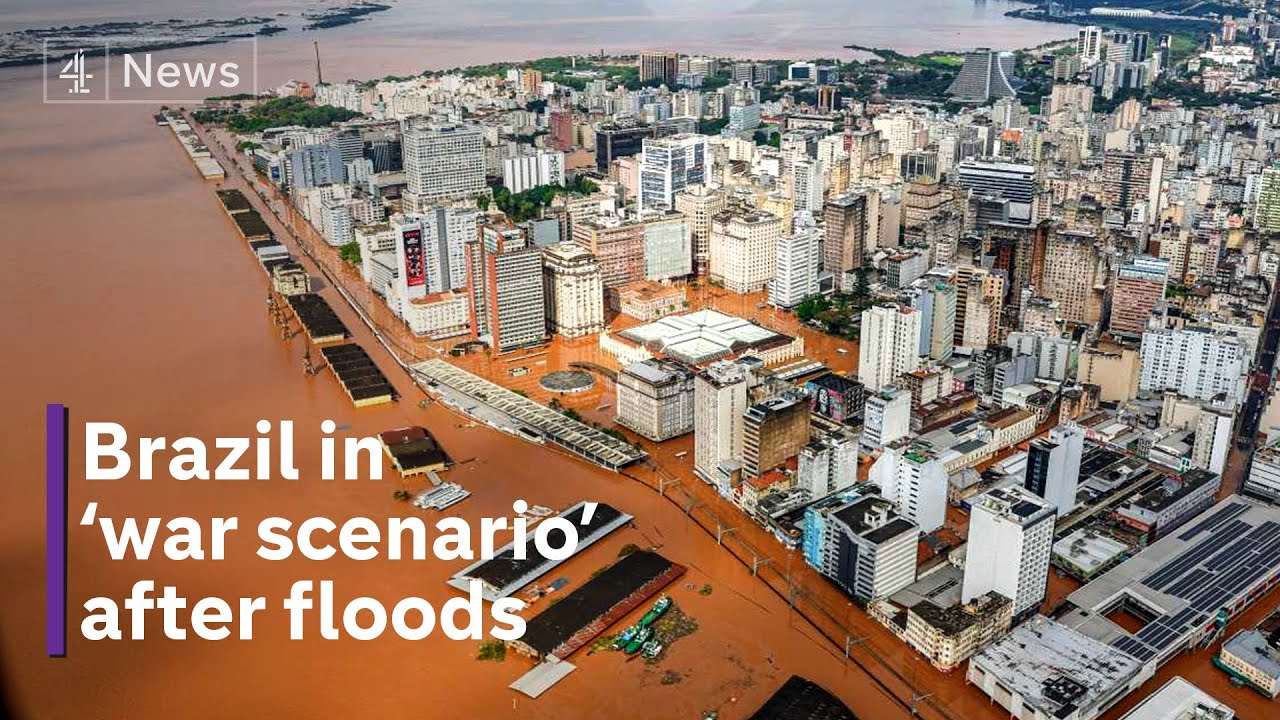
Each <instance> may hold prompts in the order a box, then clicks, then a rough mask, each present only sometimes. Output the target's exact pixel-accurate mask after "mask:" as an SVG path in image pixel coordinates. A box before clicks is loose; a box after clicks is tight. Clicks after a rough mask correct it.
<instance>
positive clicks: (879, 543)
mask: <svg viewBox="0 0 1280 720" xmlns="http://www.w3.org/2000/svg"><path fill="white" fill-rule="evenodd" d="M810 538H812V540H810ZM919 538H920V529H919V528H917V527H916V526H915V524H913V523H912V522H911V521H910V520H907V519H906V518H903V517H901V516H899V515H898V513H897V512H895V510H894V507H893V503H891V502H889V501H888V500H885V499H884V498H879V497H876V496H874V495H867V496H863V497H859V498H856V499H853V500H851V501H850V502H847V503H841V504H837V505H830V506H819V507H815V508H813V509H811V510H808V511H806V513H805V540H806V542H805V560H806V561H807V562H808V563H809V564H810V565H812V566H813V568H814V569H816V570H817V571H818V572H820V573H822V574H823V575H826V576H827V577H829V578H831V579H832V580H833V581H835V583H836V584H837V585H839V586H840V587H841V588H843V589H844V591H845V592H847V593H849V594H850V595H852V596H853V597H855V598H857V599H858V600H860V601H862V602H870V601H872V600H878V599H880V598H884V597H888V596H889V595H892V594H894V593H896V592H898V591H899V590H901V589H902V588H904V587H906V586H908V585H910V584H911V583H913V582H915V578H916V552H917V547H916V546H917V543H918V542H919ZM811 549H812V552H810V550H811Z"/></svg>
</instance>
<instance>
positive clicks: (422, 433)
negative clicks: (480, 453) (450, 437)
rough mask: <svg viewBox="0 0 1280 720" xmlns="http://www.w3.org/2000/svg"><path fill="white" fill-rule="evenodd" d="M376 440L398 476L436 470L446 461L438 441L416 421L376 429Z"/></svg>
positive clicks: (440, 468) (447, 463)
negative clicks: (378, 431)
mask: <svg viewBox="0 0 1280 720" xmlns="http://www.w3.org/2000/svg"><path fill="white" fill-rule="evenodd" d="M378 442H379V443H381V444H382V449H383V450H384V451H386V453H387V457H389V458H391V463H392V464H393V465H395V466H396V470H398V471H399V472H400V475H401V476H402V477H409V476H410V475H421V474H423V473H428V472H433V471H434V472H440V471H442V470H444V469H445V468H446V467H447V466H448V465H449V456H448V455H446V454H445V452H444V449H443V448H441V447H440V443H439V441H437V440H436V438H435V436H434V435H432V434H431V431H430V430H427V429H426V428H424V427H421V426H418V425H413V426H410V427H402V428H395V429H393V430H386V431H383V432H380V433H378Z"/></svg>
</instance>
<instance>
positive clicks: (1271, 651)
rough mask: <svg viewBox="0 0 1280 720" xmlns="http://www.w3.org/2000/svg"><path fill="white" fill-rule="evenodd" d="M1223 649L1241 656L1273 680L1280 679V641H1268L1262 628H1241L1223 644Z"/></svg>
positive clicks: (1238, 656)
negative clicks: (1276, 642)
mask: <svg viewBox="0 0 1280 720" xmlns="http://www.w3.org/2000/svg"><path fill="white" fill-rule="evenodd" d="M1222 651H1223V652H1226V653H1231V654H1232V655H1234V656H1236V657H1237V658H1240V659H1241V660H1243V661H1244V662H1245V663H1247V664H1248V665H1250V666H1251V667H1253V668H1254V669H1255V670H1258V671H1259V672H1261V673H1263V674H1265V675H1266V676H1267V677H1269V678H1271V679H1272V681H1273V682H1276V681H1280V643H1278V644H1272V643H1270V642H1268V638H1267V636H1266V635H1265V634H1263V632H1262V631H1261V630H1258V629H1256V628H1255V629H1253V630H1241V631H1240V632H1238V633H1236V634H1235V635H1233V636H1231V639H1230V640H1228V641H1226V642H1225V643H1223V644H1222Z"/></svg>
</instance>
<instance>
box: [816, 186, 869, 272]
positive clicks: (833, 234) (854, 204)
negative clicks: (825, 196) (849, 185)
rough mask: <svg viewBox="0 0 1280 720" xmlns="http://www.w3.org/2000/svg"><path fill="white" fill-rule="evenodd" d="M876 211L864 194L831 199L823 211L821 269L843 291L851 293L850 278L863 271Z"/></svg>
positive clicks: (859, 193) (853, 193)
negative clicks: (870, 218)
mask: <svg viewBox="0 0 1280 720" xmlns="http://www.w3.org/2000/svg"><path fill="white" fill-rule="evenodd" d="M877 210H878V208H869V207H868V199H867V194H866V193H864V192H851V193H845V194H844V195H840V196H838V197H834V198H831V199H830V200H828V201H827V204H826V205H825V206H824V207H823V211H822V221H823V239H822V267H823V269H824V270H826V271H827V272H829V273H831V274H832V275H833V276H835V278H836V287H837V288H838V289H840V290H850V289H852V280H851V279H850V278H848V274H849V272H850V271H851V270H856V269H858V268H861V267H862V264H863V256H864V255H865V254H866V252H867V250H868V245H869V243H868V240H867V224H868V223H867V218H868V215H869V214H870V213H873V212H877Z"/></svg>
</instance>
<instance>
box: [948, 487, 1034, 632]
mask: <svg viewBox="0 0 1280 720" xmlns="http://www.w3.org/2000/svg"><path fill="white" fill-rule="evenodd" d="M971 505H972V507H973V510H972V512H971V513H970V515H969V549H968V550H967V552H966V553H965V562H964V585H963V587H962V589H961V593H960V599H961V601H962V602H969V601H970V600H973V599H974V598H978V597H981V596H983V595H985V594H987V593H988V592H991V591H992V590H994V591H996V592H998V593H1000V594H1001V595H1004V596H1005V597H1007V598H1009V599H1010V600H1012V601H1013V616H1014V617H1015V618H1016V617H1018V616H1020V615H1024V614H1027V613H1033V612H1035V611H1036V609H1037V608H1039V606H1040V603H1041V602H1043V601H1044V596H1045V588H1046V587H1047V585H1048V582H1049V557H1050V555H1051V554H1052V551H1053V522H1054V518H1055V517H1056V515H1055V513H1054V511H1053V507H1052V506H1051V505H1049V504H1048V503H1046V502H1045V501H1044V500H1041V499H1040V498H1038V497H1036V496H1035V495H1032V494H1031V493H1029V492H1027V491H1026V490H1023V489H1022V488H1019V487H1016V486H1013V487H1003V488H997V489H995V490H991V491H988V492H986V493H983V494H982V495H979V496H977V497H976V498H974V499H973V501H972V502H971Z"/></svg>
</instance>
